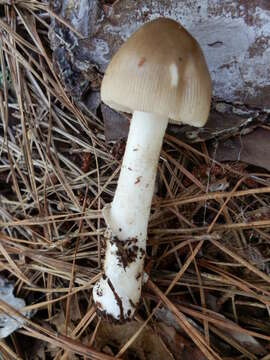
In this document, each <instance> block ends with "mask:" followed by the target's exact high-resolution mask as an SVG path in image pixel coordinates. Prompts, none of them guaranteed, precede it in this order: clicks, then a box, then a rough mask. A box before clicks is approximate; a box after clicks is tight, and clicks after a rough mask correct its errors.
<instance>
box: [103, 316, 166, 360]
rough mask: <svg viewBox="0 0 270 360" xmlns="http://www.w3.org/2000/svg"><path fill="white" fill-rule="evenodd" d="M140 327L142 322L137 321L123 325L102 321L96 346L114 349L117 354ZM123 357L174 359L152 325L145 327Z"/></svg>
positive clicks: (143, 359)
mask: <svg viewBox="0 0 270 360" xmlns="http://www.w3.org/2000/svg"><path fill="white" fill-rule="evenodd" d="M140 327H141V324H139V323H137V322H135V321H131V322H128V323H126V324H122V325H114V324H110V323H108V322H102V323H101V324H100V327H99V329H98V332H97V336H96V347H97V349H98V350H100V351H104V349H107V351H109V349H110V352H111V351H113V352H114V354H116V353H117V352H118V351H119V350H120V349H121V348H122V346H124V345H125V344H126V342H127V341H129V339H130V338H131V337H132V336H133V335H134V334H135V333H136V332H137V331H138V330H139V329H140ZM108 347H109V349H108ZM116 349H117V350H116ZM107 351H106V352H107ZM107 353H108V352H107ZM110 355H111V353H110ZM121 358H122V359H127V360H128V359H136V360H164V359H166V360H170V359H171V360H173V357H172V355H171V354H170V353H169V351H168V350H167V349H166V347H165V345H164V344H163V342H162V341H161V339H160V337H159V335H158V334H156V333H155V332H154V331H153V330H152V328H150V327H146V328H144V329H143V331H142V333H141V334H140V335H139V337H138V338H137V339H136V340H135V341H134V342H133V343H132V344H131V345H130V347H129V348H128V350H127V351H126V352H125V354H124V355H123V356H122V357H121Z"/></svg>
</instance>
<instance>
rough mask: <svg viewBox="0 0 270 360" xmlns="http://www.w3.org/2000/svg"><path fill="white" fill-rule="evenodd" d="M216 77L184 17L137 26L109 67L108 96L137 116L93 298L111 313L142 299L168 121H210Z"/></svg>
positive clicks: (117, 316)
mask: <svg viewBox="0 0 270 360" xmlns="http://www.w3.org/2000/svg"><path fill="white" fill-rule="evenodd" d="M211 90H212V89H211V79H210V75H209V72H208V68H207V65H206V62H205V59H204V56H203V54H202V51H201V49H200V46H199V45H198V43H197V41H196V40H195V39H194V38H193V37H192V36H191V35H190V34H189V33H188V32H187V31H186V30H185V29H184V28H183V27H182V26H181V25H180V24H179V23H177V22H176V21H174V20H171V19H166V18H159V19H156V20H154V21H151V22H148V23H146V24H145V25H143V26H142V27H141V28H140V29H139V30H137V31H136V32H135V33H133V35H132V36H131V37H130V38H129V39H128V40H127V41H126V42H125V43H124V44H123V45H122V46H121V48H120V49H119V50H118V52H117V53H116V54H115V55H114V57H113V58H112V60H111V62H110V64H109V65H108V67H107V69H106V72H105V75H104V78H103V81H102V85H101V99H102V101H103V102H104V103H105V104H107V105H108V106H110V107H111V108H113V109H115V110H117V111H123V112H127V113H132V114H133V115H132V120H131V123H130V129H129V135H128V140H127V144H126V149H125V154H124V158H123V162H122V167H121V173H120V177H119V180H118V184H117V189H116V192H115V196H114V199H113V201H112V203H111V204H109V205H106V206H105V207H104V209H103V215H104V219H105V221H106V224H107V233H106V237H107V248H106V254H105V263H104V275H103V277H102V278H101V279H100V280H99V281H98V282H97V283H96V284H95V286H94V289H93V298H94V301H95V304H96V306H97V309H98V311H99V312H100V313H102V314H103V315H105V316H106V317H107V318H110V319H113V320H118V321H125V320H128V319H131V318H132V317H133V315H134V312H135V310H136V307H137V304H138V303H139V300H140V296H141V288H142V283H143V267H144V257H145V251H146V240H147V226H148V221H149V215H150V209H151V203H152V197H153V192H154V185H155V178H156V172H157V164H158V160H159V156H160V150H161V147H162V142H163V137H164V135H165V131H166V128H167V125H168V121H170V122H173V123H176V124H179V123H185V124H189V125H193V126H196V127H200V126H203V125H204V124H205V122H206V121H207V118H208V114H209V109H210V102H211Z"/></svg>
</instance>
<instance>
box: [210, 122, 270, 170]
mask: <svg viewBox="0 0 270 360" xmlns="http://www.w3.org/2000/svg"><path fill="white" fill-rule="evenodd" d="M269 139H270V130H266V129H262V128H257V129H256V130H254V131H253V132H252V133H250V134H248V135H243V136H241V135H240V136H236V137H234V138H230V139H228V140H227V141H223V142H220V143H219V144H218V147H217V149H216V150H214V149H213V150H212V151H211V153H212V156H213V157H214V158H215V160H217V161H244V162H246V163H248V164H252V165H255V166H259V167H262V168H264V169H266V170H270V156H269V154H270V141H269Z"/></svg>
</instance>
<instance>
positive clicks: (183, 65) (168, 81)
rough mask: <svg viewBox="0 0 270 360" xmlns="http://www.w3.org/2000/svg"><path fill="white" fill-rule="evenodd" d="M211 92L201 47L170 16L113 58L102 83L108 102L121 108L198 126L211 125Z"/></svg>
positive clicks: (141, 31) (141, 33) (149, 25)
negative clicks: (208, 119)
mask: <svg viewBox="0 0 270 360" xmlns="http://www.w3.org/2000/svg"><path fill="white" fill-rule="evenodd" d="M211 93H212V86H211V79H210V75H209V72H208V68H207V65H206V62H205V59H204V56H203V53H202V51H201V48H200V46H199V44H198V43H197V41H196V40H195V39H194V38H193V37H192V36H191V35H190V34H189V33H188V32H187V31H186V30H185V29H184V28H183V27H182V26H181V25H180V24H179V23H177V22H176V21H174V20H171V19H166V18H159V19H156V20H153V21H151V22H148V23H146V24H145V25H143V26H142V27H141V28H140V29H139V30H137V31H136V32H135V33H133V34H132V36H131V37H130V38H129V39H128V40H127V41H126V42H125V43H124V44H123V45H122V46H121V47H120V49H119V50H118V51H117V53H116V54H115V55H114V57H113V58H112V60H111V62H110V64H109V65H108V67H107V69H106V72H105V75H104V78H103V81H102V85H101V99H102V101H103V102H104V103H105V104H107V105H108V106H110V107H111V108H113V109H115V110H118V111H124V112H128V113H133V112H134V111H144V112H150V113H154V114H157V115H161V116H166V117H168V118H170V120H171V121H172V122H174V123H180V122H182V123H185V124H190V125H193V126H198V127H199V126H203V125H204V124H205V122H206V121H207V118H208V114H209V110H210V102H211Z"/></svg>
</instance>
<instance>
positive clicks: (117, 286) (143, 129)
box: [93, 111, 168, 320]
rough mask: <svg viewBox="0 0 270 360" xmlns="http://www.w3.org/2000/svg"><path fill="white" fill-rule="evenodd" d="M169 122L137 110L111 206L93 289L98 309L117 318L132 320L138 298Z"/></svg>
mask: <svg viewBox="0 0 270 360" xmlns="http://www.w3.org/2000/svg"><path fill="white" fill-rule="evenodd" d="M167 124H168V118H166V117H161V116H157V115H153V114H150V113H144V112H139V111H135V112H134V114H133V117H132V120H131V125H130V130H129V136H128V141H127V145H126V150H125V155H124V158H123V163H122V168H121V173H120V177H119V180H118V185H117V189H116V193H115V197H114V199H113V202H112V204H110V205H109V206H106V207H105V208H104V210H103V214H104V218H105V221H106V223H107V226H108V231H107V236H108V239H107V248H106V255H105V265H104V273H105V275H104V276H103V278H102V279H101V280H100V281H99V282H98V283H97V284H96V285H95V286H94V289H93V297H94V301H95V303H96V305H97V307H98V309H99V310H100V311H102V312H104V314H105V315H107V316H109V317H113V318H114V319H116V320H126V319H129V318H132V316H133V315H134V311H135V310H136V305H137V303H138V302H139V299H140V296H141V287H142V278H143V266H144V255H145V248H146V239H147V226H148V220H149V215H150V209H151V203H152V197H153V192H154V185H155V178H156V172H157V164H158V159H159V155H160V150H161V146H162V142H163V137H164V134H165V131H166V128H167Z"/></svg>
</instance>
